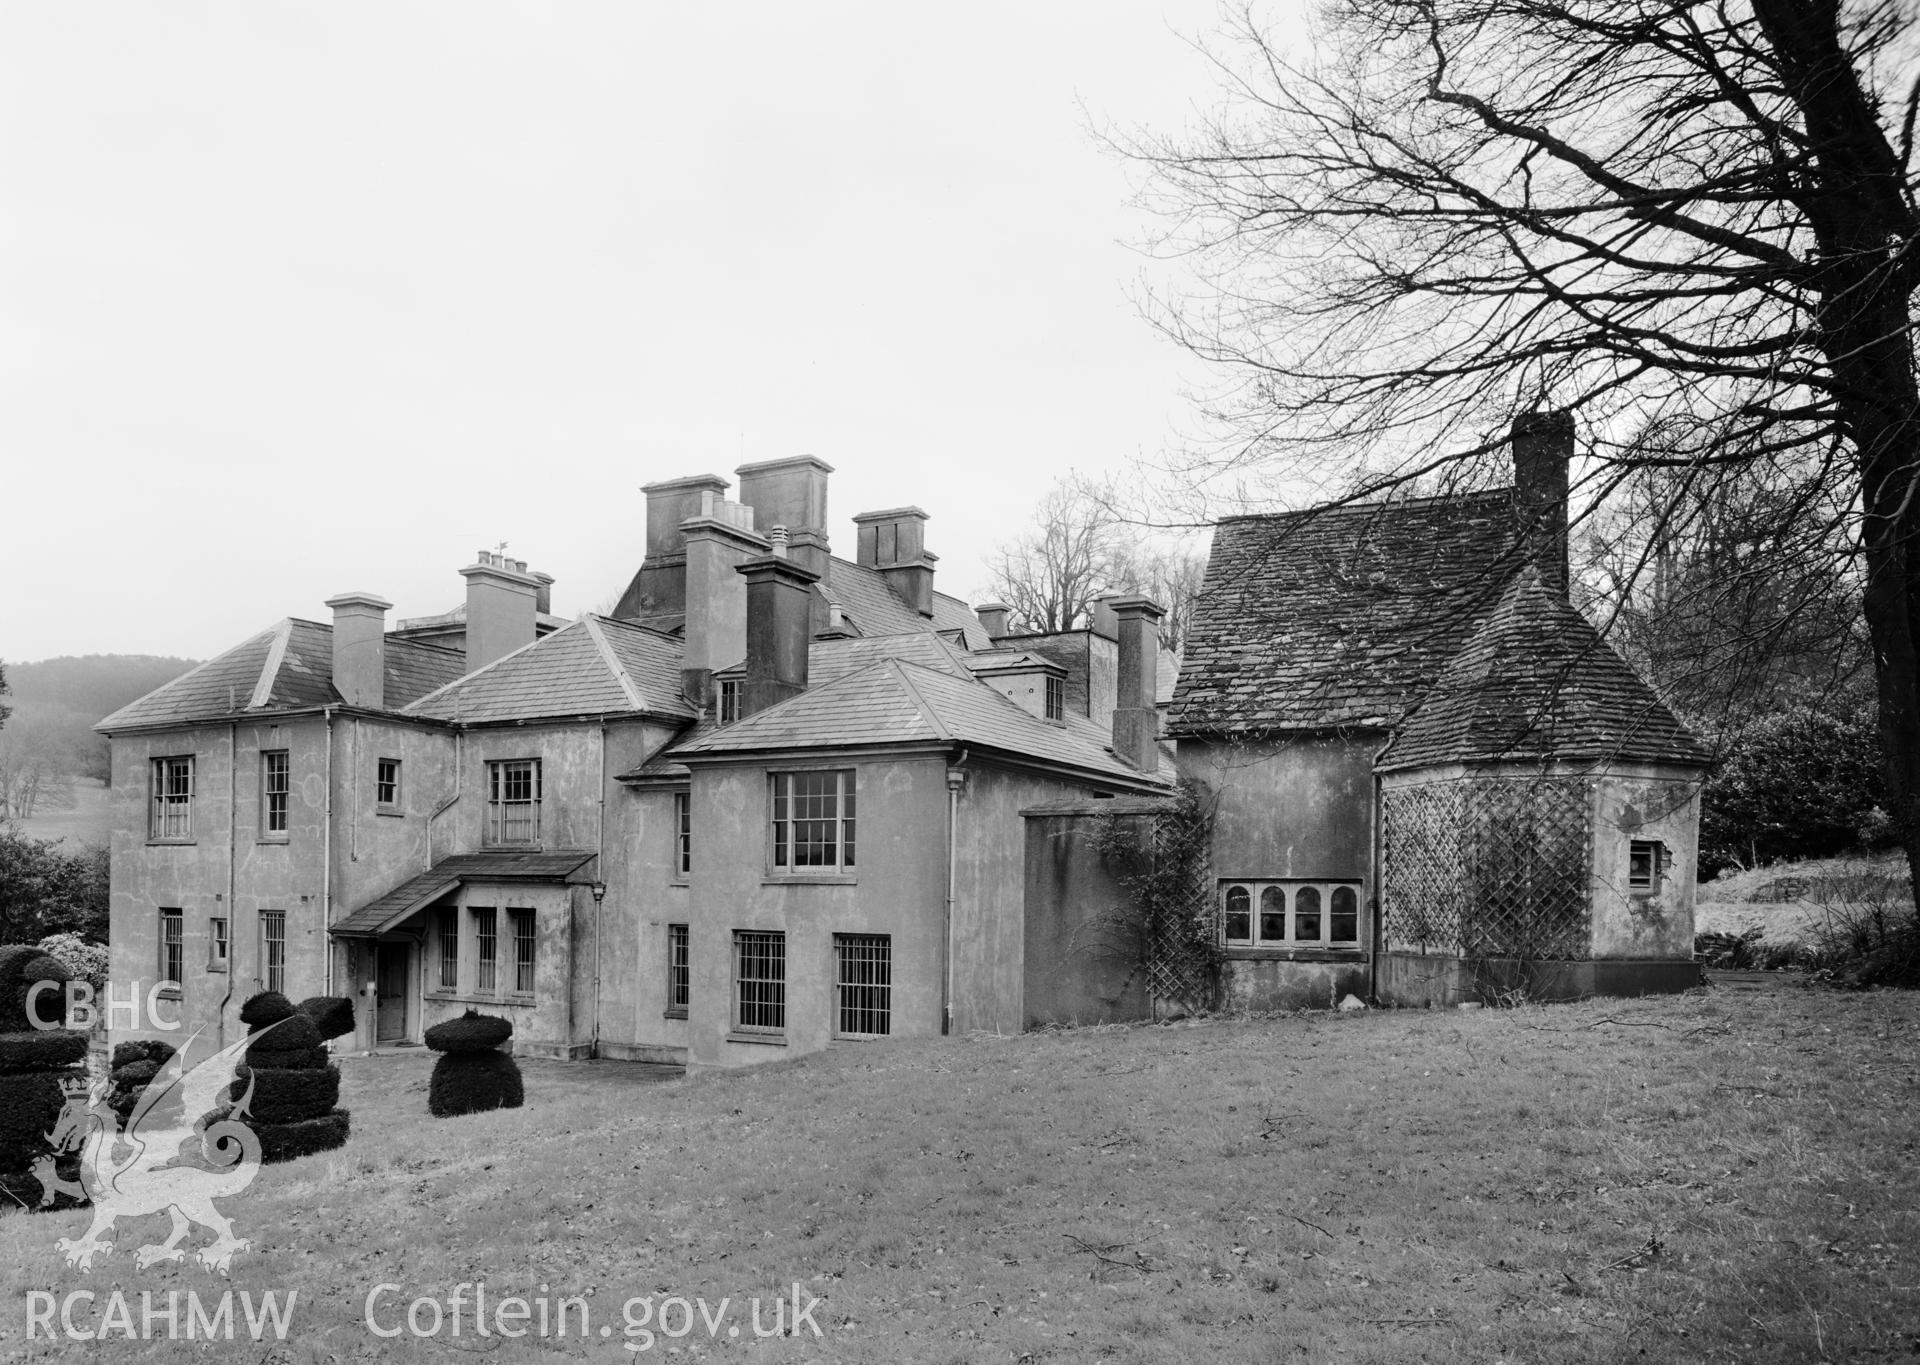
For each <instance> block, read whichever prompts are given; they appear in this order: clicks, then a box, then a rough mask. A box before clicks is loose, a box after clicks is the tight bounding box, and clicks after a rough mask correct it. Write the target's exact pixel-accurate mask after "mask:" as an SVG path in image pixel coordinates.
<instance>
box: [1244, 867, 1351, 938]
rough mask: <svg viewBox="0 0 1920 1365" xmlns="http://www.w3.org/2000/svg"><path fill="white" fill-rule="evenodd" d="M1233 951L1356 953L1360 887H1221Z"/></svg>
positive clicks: (1320, 884) (1311, 884)
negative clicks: (1353, 950)
mask: <svg viewBox="0 0 1920 1365" xmlns="http://www.w3.org/2000/svg"><path fill="white" fill-rule="evenodd" d="M1221 930H1222V937H1223V938H1224V939H1225V941H1226V945H1227V947H1229V948H1275V947H1284V948H1357V947H1359V946H1360V887H1359V884H1358V883H1357V882H1306V881H1279V882H1251V881H1231V882H1225V883H1223V884H1222V886H1221Z"/></svg>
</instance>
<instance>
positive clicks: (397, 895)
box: [329, 849, 594, 938]
mask: <svg viewBox="0 0 1920 1365" xmlns="http://www.w3.org/2000/svg"><path fill="white" fill-rule="evenodd" d="M593 859H594V855H593V853H592V852H590V851H586V850H581V849H557V850H555V851H553V852H551V853H514V852H507V851H504V850H503V851H501V852H496V853H456V854H454V855H453V856H452V857H449V858H442V859H441V860H440V861H439V862H437V863H435V864H434V865H433V866H432V867H431V868H429V869H427V871H425V872H422V873H421V874H420V875H418V876H417V877H409V878H408V879H407V880H406V881H404V882H401V883H400V885H398V886H396V887H394V888H393V890H391V891H389V892H387V893H386V894H385V895H384V896H376V897H375V898H374V899H372V900H370V901H368V902H367V903H366V904H365V905H363V906H361V907H360V908H359V909H357V910H355V911H353V912H352V913H351V914H349V915H348V916H347V917H346V918H345V919H343V920H341V921H340V922H339V923H338V924H336V925H334V926H333V927H332V928H331V929H330V930H329V932H330V933H332V934H333V935H334V936H335V937H337V938H373V937H375V936H377V935H380V934H384V933H386V932H387V931H388V930H389V929H392V928H393V927H394V926H395V925H396V924H399V923H401V922H402V921H403V920H405V919H407V918H408V917H409V916H410V915H413V914H414V913H416V912H417V911H419V910H420V909H421V908H422V907H423V906H427V905H431V904H432V903H433V902H434V901H436V900H438V899H440V897H442V896H444V895H446V894H447V892H449V891H451V890H453V889H454V888H455V887H457V886H460V885H462V884H463V883H466V882H569V881H578V880H580V878H579V877H578V876H577V875H576V874H577V873H579V871H580V870H581V869H582V868H583V867H585V866H586V865H587V864H588V863H590V862H592V861H593Z"/></svg>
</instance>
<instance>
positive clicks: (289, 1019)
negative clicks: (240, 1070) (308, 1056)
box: [247, 1014, 320, 1065]
mask: <svg viewBox="0 0 1920 1365" xmlns="http://www.w3.org/2000/svg"><path fill="white" fill-rule="evenodd" d="M253 1032H254V1034H255V1036H256V1041H254V1042H251V1043H249V1044H247V1060H248V1061H249V1062H251V1061H252V1060H253V1059H254V1058H255V1057H256V1056H258V1055H261V1054H263V1053H271V1052H301V1053H305V1052H311V1051H312V1050H313V1049H314V1048H316V1047H319V1046H320V1030H319V1029H318V1028H316V1027H314V1023H313V1020H311V1019H309V1018H307V1016H306V1015H304V1014H289V1015H287V1016H286V1017H285V1018H284V1019H281V1020H280V1021H279V1022H278V1023H276V1024H270V1025H262V1026H261V1027H259V1028H256V1029H254V1030H253ZM269 1065H270V1063H269Z"/></svg>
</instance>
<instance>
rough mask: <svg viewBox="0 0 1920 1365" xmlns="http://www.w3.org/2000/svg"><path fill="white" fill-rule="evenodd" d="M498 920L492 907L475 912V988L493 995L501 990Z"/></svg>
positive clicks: (476, 908)
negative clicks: (497, 935)
mask: <svg viewBox="0 0 1920 1365" xmlns="http://www.w3.org/2000/svg"><path fill="white" fill-rule="evenodd" d="M498 923H499V921H498V919H497V917H496V916H495V914H494V911H493V909H492V908H491V907H479V906H476V907H475V908H474V910H473V965H474V979H473V988H474V990H476V991H478V992H480V993H481V994H483V995H492V994H493V993H494V992H495V991H497V990H498V989H499V988H500V958H499V952H500V945H499V942H498V939H497V938H496V936H495V935H496V928H497V926H498Z"/></svg>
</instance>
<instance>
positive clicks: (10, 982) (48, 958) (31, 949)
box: [0, 943, 73, 1033]
mask: <svg viewBox="0 0 1920 1365" xmlns="http://www.w3.org/2000/svg"><path fill="white" fill-rule="evenodd" d="M72 979H73V973H71V972H69V971H68V970H67V968H66V964H65V963H63V962H61V961H60V959H59V958H57V957H54V956H53V955H52V954H51V953H49V952H47V951H46V950H45V949H44V948H40V947H38V946H36V945H35V944H31V943H10V944H8V945H7V946H6V947H4V948H0V1033H21V1032H24V1031H26V1030H28V1029H31V1028H33V1027H34V1024H35V1023H36V1022H38V1023H39V1024H40V1025H41V1026H43V1027H46V1028H58V1027H60V1025H61V1024H63V1023H65V1022H66V1011H67V1000H66V995H65V993H64V991H58V990H55V991H45V992H42V993H41V995H40V997H39V999H37V1000H36V1001H35V1002H34V1013H35V1015H37V1016H38V1019H37V1021H36V1020H34V1019H29V1018H28V1017H27V996H28V994H30V993H31V992H32V990H33V988H34V986H35V985H36V984H37V983H39V982H42V981H51V982H53V983H55V984H56V985H58V986H62V987H64V986H65V985H66V984H67V982H69V981H71V980H72Z"/></svg>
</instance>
